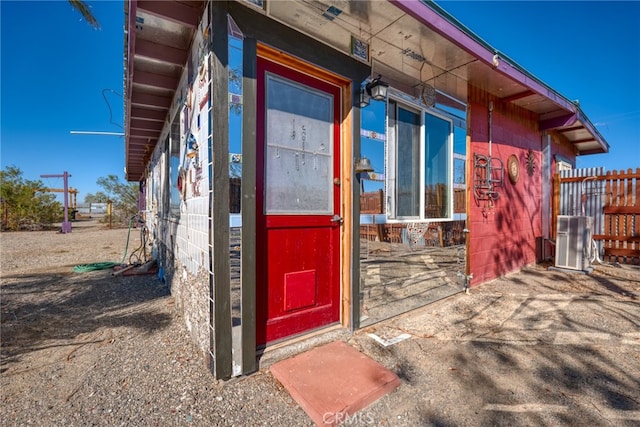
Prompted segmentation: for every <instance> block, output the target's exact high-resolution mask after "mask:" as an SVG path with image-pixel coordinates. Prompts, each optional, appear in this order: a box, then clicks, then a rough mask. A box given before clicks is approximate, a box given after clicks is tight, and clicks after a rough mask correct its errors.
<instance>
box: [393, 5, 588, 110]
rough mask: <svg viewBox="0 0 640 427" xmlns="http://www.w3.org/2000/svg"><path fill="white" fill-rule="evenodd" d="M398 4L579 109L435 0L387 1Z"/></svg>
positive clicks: (494, 64) (541, 92) (539, 89)
mask: <svg viewBox="0 0 640 427" xmlns="http://www.w3.org/2000/svg"><path fill="white" fill-rule="evenodd" d="M388 1H389V2H390V3H392V4H394V5H395V6H396V7H398V8H399V9H401V10H402V11H404V12H405V13H407V14H409V15H411V16H412V17H414V18H415V19H417V20H419V21H420V22H422V23H423V24H425V25H428V26H429V27H431V28H433V29H434V30H436V31H437V32H438V33H440V34H441V35H443V36H444V37H446V38H447V39H449V40H450V41H452V42H453V43H455V44H456V45H458V46H460V48H462V49H464V50H465V51H467V52H469V53H470V54H471V55H473V56H475V57H476V58H478V59H479V60H480V61H482V62H484V63H485V64H487V65H490V66H491V67H493V68H494V69H495V70H497V71H498V72H500V73H502V74H504V75H505V76H507V77H509V78H511V79H512V80H514V81H516V82H518V83H520V84H522V85H523V86H525V87H527V88H529V89H531V90H532V91H533V92H535V93H537V94H539V95H542V96H544V97H546V98H548V99H549V100H550V101H552V102H554V103H555V104H557V105H558V106H559V107H560V108H562V109H564V110H566V111H569V112H571V113H575V112H576V108H575V105H574V104H573V102H571V101H570V100H569V99H567V98H566V97H565V96H563V95H562V94H560V93H559V92H558V91H556V90H555V89H553V88H552V87H551V86H549V85H547V84H546V83H544V82H543V81H542V80H541V79H539V78H538V77H536V76H534V75H533V74H531V73H530V72H529V71H527V70H526V69H525V68H524V67H522V66H520V65H518V63H517V62H515V61H514V60H512V59H511V58H509V57H508V56H507V55H505V54H503V53H502V52H500V51H499V50H497V49H495V48H494V47H493V46H491V45H490V44H489V43H487V42H486V41H484V40H483V39H482V38H481V37H479V36H478V35H477V34H475V33H474V32H473V31H471V30H470V29H469V28H468V27H466V26H465V25H463V24H462V23H461V22H460V21H458V20H457V19H456V18H454V17H453V16H452V15H451V14H449V13H448V12H446V11H445V10H444V9H443V8H442V7H440V6H439V5H437V4H436V3H435V2H434V1H433V0H419V1H416V0H388Z"/></svg>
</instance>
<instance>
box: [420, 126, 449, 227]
mask: <svg viewBox="0 0 640 427" xmlns="http://www.w3.org/2000/svg"><path fill="white" fill-rule="evenodd" d="M450 136H451V122H449V121H448V120H444V119H442V118H440V117H437V116H434V115H432V114H425V148H424V152H425V156H424V159H425V162H424V163H425V171H424V186H425V212H424V217H425V218H448V217H449V216H450V212H449V197H450V195H449V194H450V188H449V187H450V184H449V175H450V173H449V168H450V164H451V162H450V159H451V157H450V156H451V154H450V153H449V152H450V149H449V140H450Z"/></svg>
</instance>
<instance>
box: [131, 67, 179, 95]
mask: <svg viewBox="0 0 640 427" xmlns="http://www.w3.org/2000/svg"><path fill="white" fill-rule="evenodd" d="M133 82H134V83H137V84H140V85H146V86H153V87H160V88H163V89H170V90H172V91H175V90H176V88H177V87H178V78H177V77H174V76H167V75H164V74H157V73H149V72H146V71H136V72H135V73H133Z"/></svg>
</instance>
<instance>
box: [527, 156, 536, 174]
mask: <svg viewBox="0 0 640 427" xmlns="http://www.w3.org/2000/svg"><path fill="white" fill-rule="evenodd" d="M535 171H536V158H535V156H534V155H533V151H532V150H529V151H527V173H528V174H529V176H533V174H534V172H535Z"/></svg>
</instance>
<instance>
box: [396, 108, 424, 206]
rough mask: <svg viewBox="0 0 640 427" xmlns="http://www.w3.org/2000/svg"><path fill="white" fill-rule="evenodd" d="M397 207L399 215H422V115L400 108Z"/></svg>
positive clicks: (398, 121)
mask: <svg viewBox="0 0 640 427" xmlns="http://www.w3.org/2000/svg"><path fill="white" fill-rule="evenodd" d="M397 135H398V141H397V166H396V179H397V189H396V196H397V202H396V208H397V215H398V216H399V217H417V216H419V215H420V115H419V114H418V113H415V112H413V111H409V110H406V109H404V108H402V107H399V108H398V120H397Z"/></svg>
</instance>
